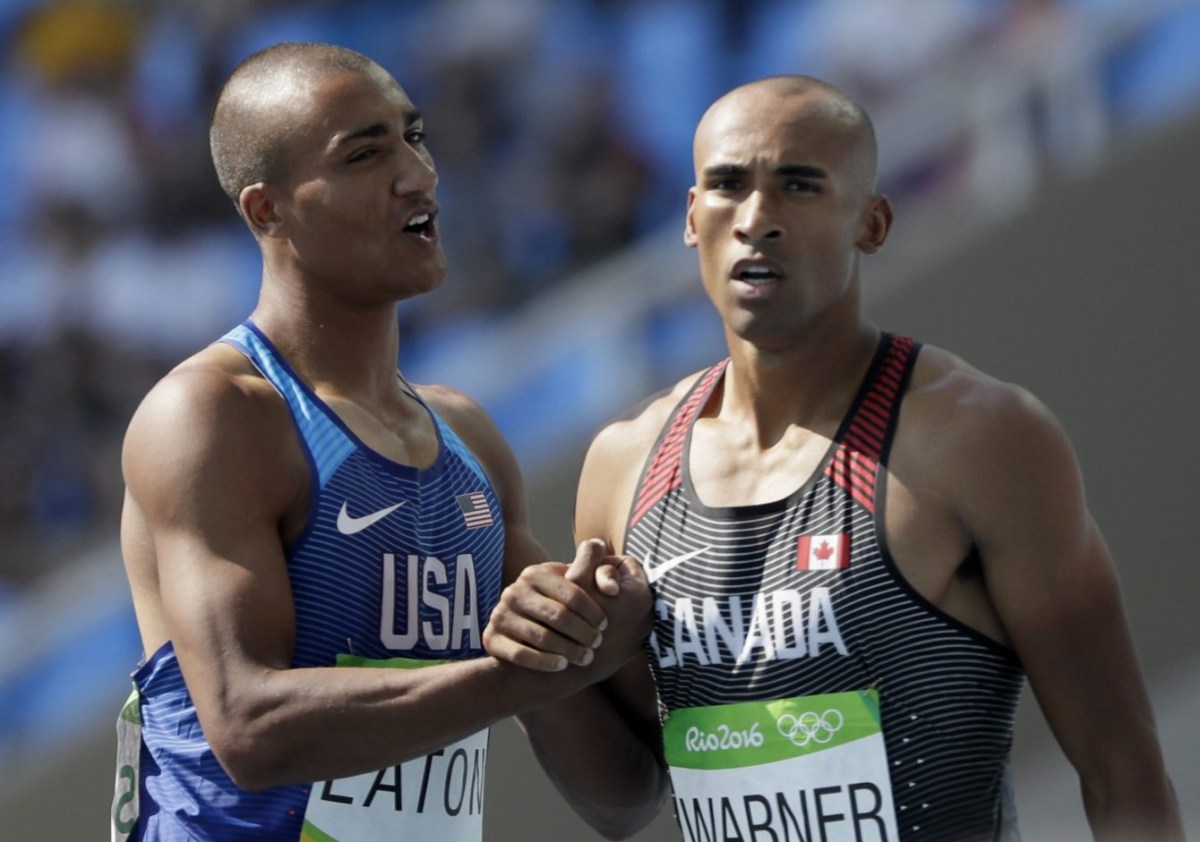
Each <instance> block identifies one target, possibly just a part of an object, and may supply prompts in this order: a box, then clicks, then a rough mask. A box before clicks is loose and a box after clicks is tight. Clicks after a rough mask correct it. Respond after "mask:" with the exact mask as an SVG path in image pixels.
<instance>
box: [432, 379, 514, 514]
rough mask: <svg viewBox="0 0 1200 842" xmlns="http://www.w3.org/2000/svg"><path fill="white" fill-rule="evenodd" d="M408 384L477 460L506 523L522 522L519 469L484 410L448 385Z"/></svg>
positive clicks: (510, 449) (505, 443)
mask: <svg viewBox="0 0 1200 842" xmlns="http://www.w3.org/2000/svg"><path fill="white" fill-rule="evenodd" d="M412 387H413V388H414V389H415V390H416V392H417V394H418V395H420V397H421V399H422V400H423V401H425V403H426V404H428V405H429V408H430V409H432V410H433V411H434V412H435V413H437V415H438V417H439V418H441V419H442V421H444V422H445V423H446V424H447V425H448V426H449V427H450V429H452V430H454V433H455V435H457V436H458V437H459V438H460V439H462V442H463V444H465V445H466V446H467V449H468V450H470V451H471V453H472V454H473V455H474V456H475V458H476V459H478V460H479V463H480V465H482V466H483V470H484V471H485V472H486V473H487V476H488V479H490V480H491V482H492V485H493V486H495V489H496V493H497V494H498V495H499V497H500V500H501V502H502V504H503V505H504V510H505V516H506V518H507V519H508V520H509V522H510V523H517V522H522V521H523V520H524V518H525V517H526V514H525V501H524V498H525V491H524V481H523V479H522V477H521V469H520V466H519V465H518V464H517V459H516V456H515V455H514V454H513V452H512V448H511V447H509V445H508V442H507V440H505V438H504V434H503V433H502V432H501V431H500V428H499V427H497V426H496V422H495V421H493V420H492V417H491V416H490V415H489V414H488V412H487V410H485V409H484V408H483V406H482V405H481V404H480V403H479V402H478V401H477V400H475V399H474V398H472V397H471V396H470V395H467V394H466V393H465V392H461V391H459V390H458V389H453V388H451V387H449V386H441V385H431V384H423V385H416V384H412Z"/></svg>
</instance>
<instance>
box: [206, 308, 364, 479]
mask: <svg viewBox="0 0 1200 842" xmlns="http://www.w3.org/2000/svg"><path fill="white" fill-rule="evenodd" d="M219 341H221V342H224V343H225V344H227V345H232V346H233V347H234V348H237V349H238V350H239V351H241V352H242V353H243V354H245V355H246V357H247V359H249V360H250V362H251V364H252V365H253V366H254V367H255V368H257V369H258V370H259V372H260V373H261V374H262V375H263V377H265V378H266V379H267V381H268V382H269V383H270V384H271V385H272V386H274V387H275V390H276V391H277V392H279V394H280V395H281V396H282V397H283V399H284V401H286V402H287V405H288V409H289V411H290V412H291V414H292V420H293V421H294V423H295V424H296V429H297V432H298V433H299V434H300V439H301V441H302V442H304V443H305V447H306V448H307V449H308V450H309V452H310V456H311V458H312V460H313V466H314V468H315V469H316V471H317V476H318V480H319V482H320V485H321V486H322V487H324V485H325V483H326V482H327V481H328V480H329V477H331V476H332V475H333V472H334V471H336V470H337V467H338V465H340V464H341V463H342V462H343V461H344V460H345V459H346V458H347V457H348V456H349V455H350V454H351V453H352V452H353V451H354V447H355V443H354V440H353V439H352V438H351V437H350V435H348V433H347V431H346V430H345V429H344V428H343V427H342V426H341V425H340V424H339V423H338V422H337V421H336V420H335V419H334V418H333V417H331V414H330V412H329V411H327V409H326V408H325V405H324V404H323V403H322V402H321V400H320V399H319V398H317V396H316V395H315V394H313V393H312V391H311V390H310V389H309V388H308V386H307V385H305V383H304V381H303V380H301V379H300V377H299V375H297V374H296V372H294V371H293V370H292V368H291V366H289V365H288V364H287V362H286V361H285V360H284V358H283V356H282V355H281V354H280V353H279V351H278V350H277V349H276V348H275V346H274V345H273V344H272V343H271V340H269V339H268V338H267V336H266V334H264V333H263V332H262V330H261V329H259V327H258V325H256V324H254V323H253V322H252V321H250V320H249V319H247V320H246V321H245V322H243V323H242V324H240V325H238V326H237V327H235V328H234V329H233V330H231V331H229V333H227V334H225V335H224V336H223V337H221V339H220V340H219Z"/></svg>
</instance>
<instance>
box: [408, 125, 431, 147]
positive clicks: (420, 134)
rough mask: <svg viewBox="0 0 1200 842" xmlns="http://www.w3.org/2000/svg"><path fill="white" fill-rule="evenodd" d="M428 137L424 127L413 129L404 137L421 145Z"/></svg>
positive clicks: (416, 144) (413, 143)
mask: <svg viewBox="0 0 1200 842" xmlns="http://www.w3.org/2000/svg"><path fill="white" fill-rule="evenodd" d="M426 137H427V135H426V133H425V130H424V129H412V130H410V131H408V132H406V133H405V135H404V139H405V140H407V141H408V142H409V143H411V144H412V145H413V146H421V145H423V144H424V143H425V138H426Z"/></svg>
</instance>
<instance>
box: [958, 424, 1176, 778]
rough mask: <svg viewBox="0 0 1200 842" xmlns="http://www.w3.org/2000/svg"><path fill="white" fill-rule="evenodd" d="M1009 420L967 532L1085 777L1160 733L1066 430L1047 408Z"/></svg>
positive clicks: (1052, 720)
mask: <svg viewBox="0 0 1200 842" xmlns="http://www.w3.org/2000/svg"><path fill="white" fill-rule="evenodd" d="M1008 420H1009V422H1010V424H1009V430H1008V431H1007V432H1006V433H1005V434H1003V435H1002V436H1001V437H1000V438H999V446H998V447H997V448H996V450H995V452H994V453H993V454H992V455H991V457H990V458H989V459H988V460H985V461H984V462H983V464H982V466H981V467H982V470H981V472H980V475H979V476H978V477H977V478H976V480H977V483H978V486H977V487H978V488H979V489H980V490H979V491H977V492H976V493H975V495H974V496H973V498H972V505H971V507H970V514H969V516H968V520H967V522H968V527H969V528H970V531H971V532H972V535H973V536H974V537H975V540H976V543H977V545H978V546H979V549H980V555H981V558H982V559H983V564H984V575H985V579H986V583H987V588H988V593H989V596H990V598H991V600H992V602H993V604H994V606H995V608H996V611H997V614H998V615H999V617H1000V619H1001V622H1002V623H1003V624H1004V627H1005V630H1006V632H1007V633H1008V635H1009V639H1010V640H1011V641H1012V644H1013V646H1014V648H1015V649H1016V651H1017V654H1018V656H1019V657H1020V659H1021V662H1022V664H1023V666H1024V668H1025V671H1026V674H1027V675H1028V677H1029V681H1030V686H1031V687H1032V689H1033V691H1034V693H1035V695H1036V696H1037V699H1038V702H1039V704H1040V705H1041V707H1042V709H1043V712H1044V713H1045V715H1046V717H1047V721H1048V722H1049V724H1050V726H1051V728H1052V730H1053V731H1054V732H1055V735H1056V736H1057V737H1058V739H1059V742H1060V743H1061V744H1062V746H1063V748H1064V750H1065V751H1066V753H1067V754H1068V756H1069V757H1070V759H1071V760H1072V762H1073V763H1074V764H1075V765H1076V767H1077V768H1080V769H1081V770H1083V769H1086V768H1096V767H1098V766H1099V765H1102V764H1104V763H1107V762H1110V760H1111V756H1106V755H1111V752H1112V751H1113V750H1114V749H1115V748H1116V747H1117V745H1118V744H1119V743H1121V742H1122V741H1125V740H1126V739H1127V738H1130V739H1140V738H1141V736H1144V735H1145V734H1146V728H1147V727H1148V726H1149V727H1150V729H1151V731H1152V726H1151V725H1150V721H1151V715H1150V709H1149V703H1148V701H1147V698H1146V694H1145V690H1144V687H1143V684H1142V678H1141V671H1140V667H1139V665H1138V661H1137V656H1136V653H1135V651H1134V647H1133V643H1132V640H1131V638H1130V635H1129V630H1128V627H1127V625H1126V621H1125V615H1124V609H1123V607H1122V602H1121V594H1120V586H1119V582H1118V578H1117V573H1116V569H1115V566H1114V564H1113V561H1112V558H1111V557H1110V555H1109V552H1108V549H1107V547H1106V546H1105V543H1104V539H1103V537H1102V536H1101V534H1100V531H1099V529H1098V528H1097V526H1096V524H1095V522H1094V520H1093V519H1092V516H1091V514H1090V512H1089V511H1088V508H1087V504H1086V500H1085V496H1084V488H1083V482H1082V478H1081V476H1080V473H1079V468H1078V465H1077V462H1076V459H1075V455H1074V453H1073V451H1072V448H1071V446H1070V444H1069V442H1068V441H1067V439H1066V436H1065V434H1064V433H1063V431H1062V429H1061V428H1060V427H1059V426H1058V424H1057V422H1056V421H1054V419H1053V418H1051V417H1050V416H1049V413H1048V412H1046V411H1045V410H1044V408H1041V407H1040V406H1035V407H1034V408H1032V409H1028V410H1026V411H1025V412H1023V413H1021V414H1019V415H1018V416H1017V417H1015V418H1010V419H1008Z"/></svg>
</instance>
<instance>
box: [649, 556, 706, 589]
mask: <svg viewBox="0 0 1200 842" xmlns="http://www.w3.org/2000/svg"><path fill="white" fill-rule="evenodd" d="M711 549H712V547H701V548H700V549H698V550H692V551H691V552H690V553H684V554H683V555H677V556H675V558H669V559H667V560H666V561H662V562H659V563H658V564H656V565H654V566H653V567H651V566H650V563H649V560H647V563H646V564H645V565H643V566H644V568H645V570H646V578H647V579H648V580H650V584H652V585H653V584H654V583H655V582H657V581H658V580H659V579H661V578H662V577H663V576H665V575H667V574H668V573H670V572H671V571H672V570H674V569H675V568H676V567H678V566H679V565H681V564H683V563H684V562H685V561H691V560H692V559H693V558H695V557H696V556H698V555H700V553H704V552H708V551H709V550H711Z"/></svg>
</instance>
